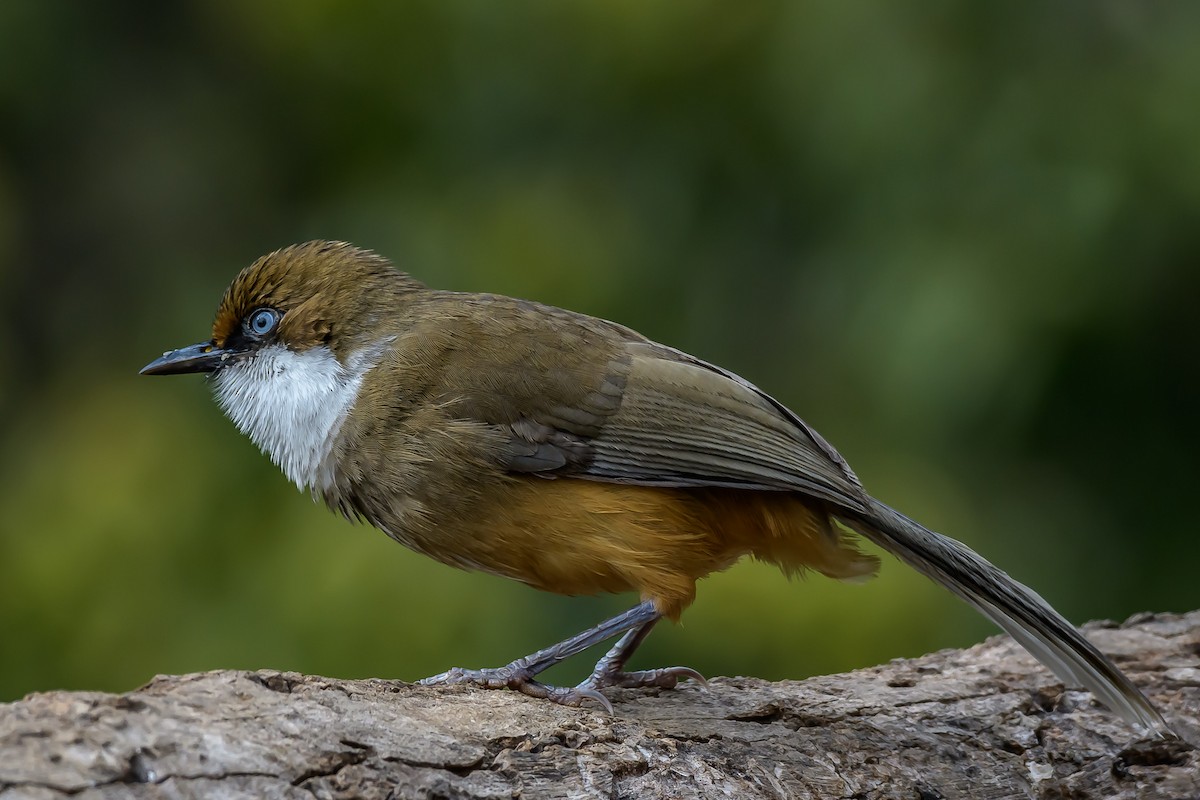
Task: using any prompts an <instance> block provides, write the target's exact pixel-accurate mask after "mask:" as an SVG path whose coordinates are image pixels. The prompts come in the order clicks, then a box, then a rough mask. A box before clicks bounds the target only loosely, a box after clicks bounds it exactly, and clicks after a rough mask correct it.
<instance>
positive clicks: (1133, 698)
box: [838, 499, 1175, 738]
mask: <svg viewBox="0 0 1200 800" xmlns="http://www.w3.org/2000/svg"><path fill="white" fill-rule="evenodd" d="M838 519H839V520H840V521H841V522H843V523H844V524H846V525H847V526H848V527H850V528H852V529H853V530H855V531H857V532H858V533H860V534H862V535H863V536H865V537H867V538H868V539H870V540H871V541H873V542H875V543H876V544H878V545H879V546H880V547H882V548H883V549H885V550H887V551H888V552H890V553H892V554H893V555H895V556H896V557H897V558H899V559H900V560H902V561H904V562H905V563H907V564H909V565H910V566H912V567H914V568H915V569H917V570H918V571H920V572H921V573H923V574H924V575H925V576H927V577H929V578H932V579H933V580H934V581H937V582H938V583H940V584H941V585H943V586H945V587H946V588H947V589H949V590H950V591H952V592H954V593H955V594H956V595H958V596H959V597H961V598H962V599H963V600H966V601H967V602H968V603H970V604H971V605H972V606H974V607H975V608H976V609H978V610H979V611H980V612H981V613H983V614H984V615H985V616H986V617H988V618H989V619H991V620H992V621H993V622H995V623H996V624H997V625H999V626H1000V627H1001V628H1003V629H1004V630H1006V631H1007V632H1008V633H1009V634H1011V635H1012V637H1013V638H1014V639H1016V640H1017V641H1018V642H1020V643H1021V645H1023V646H1024V647H1025V649H1026V650H1028V651H1029V652H1030V653H1032V654H1033V655H1034V656H1036V657H1037V659H1038V660H1039V661H1041V662H1042V663H1043V664H1045V665H1046V666H1047V667H1049V668H1050V669H1051V670H1053V671H1054V673H1055V674H1056V675H1058V677H1060V678H1061V679H1062V680H1063V681H1064V682H1065V683H1066V684H1067V685H1068V686H1075V687H1079V686H1082V687H1085V688H1087V689H1089V690H1091V692H1092V694H1094V695H1095V696H1096V697H1097V698H1098V699H1099V700H1100V701H1101V702H1102V703H1104V705H1106V706H1108V707H1109V708H1110V709H1112V710H1113V711H1114V712H1115V713H1117V714H1118V715H1119V716H1120V717H1121V718H1122V719H1124V720H1126V721H1127V722H1129V723H1130V724H1131V725H1134V726H1135V727H1139V728H1142V729H1144V730H1145V731H1146V732H1148V733H1151V734H1153V735H1155V736H1158V737H1161V738H1174V737H1175V733H1174V732H1172V731H1171V729H1170V728H1169V727H1168V726H1167V723H1166V721H1164V720H1163V718H1162V715H1161V714H1159V713H1158V710H1157V709H1155V708H1154V706H1153V705H1151V703H1150V701H1149V700H1148V699H1146V696H1145V695H1144V694H1142V692H1141V691H1140V690H1139V689H1138V688H1137V687H1136V686H1134V685H1133V682H1132V681H1130V680H1129V678H1128V677H1126V675H1125V673H1123V672H1121V670H1119V669H1117V667H1116V665H1115V664H1113V663H1112V662H1111V661H1109V660H1108V658H1107V657H1106V656H1105V655H1104V654H1103V653H1101V652H1100V651H1099V650H1097V649H1096V648H1095V646H1094V645H1092V643H1091V642H1089V641H1088V640H1087V639H1085V638H1084V637H1083V635H1082V634H1081V633H1080V632H1079V631H1078V630H1077V629H1076V628H1075V626H1074V625H1072V624H1071V623H1070V622H1068V621H1067V620H1066V619H1064V618H1063V616H1062V615H1061V614H1059V613H1058V612H1057V611H1055V610H1054V609H1053V608H1051V607H1050V604H1049V603H1047V602H1046V601H1045V600H1043V599H1042V598H1041V597H1039V596H1038V595H1037V593H1036V592H1034V591H1033V590H1032V589H1030V588H1028V587H1027V586H1024V585H1022V584H1020V583H1017V582H1016V581H1014V580H1013V579H1012V578H1010V577H1008V575H1006V574H1005V573H1004V572H1002V571H1000V570H999V569H997V568H996V567H994V566H992V564H990V563H989V562H987V561H986V560H985V559H984V558H982V557H981V556H979V555H978V554H977V553H975V552H974V551H972V550H971V549H970V548H969V547H967V546H966V545H964V544H962V543H960V542H957V541H955V540H954V539H951V538H949V537H946V536H942V535H941V534H939V533H934V532H933V531H931V530H929V529H928V528H924V527H922V526H921V525H918V524H917V523H916V522H913V521H912V520H911V519H909V518H908V517H906V516H904V515H903V514H901V513H899V512H898V511H895V510H894V509H892V508H889V507H888V506H886V505H884V504H883V503H880V502H879V501H877V500H874V499H871V500H870V502H869V504H868V506H867V509H866V511H863V512H855V513H848V512H843V513H840V514H838Z"/></svg>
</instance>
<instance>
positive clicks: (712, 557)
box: [456, 478, 879, 620]
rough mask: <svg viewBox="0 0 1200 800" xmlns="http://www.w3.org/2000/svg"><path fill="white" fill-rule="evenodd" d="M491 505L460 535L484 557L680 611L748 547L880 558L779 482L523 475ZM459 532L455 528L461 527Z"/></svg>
mask: <svg viewBox="0 0 1200 800" xmlns="http://www.w3.org/2000/svg"><path fill="white" fill-rule="evenodd" d="M503 491H504V493H505V497H504V498H503V499H502V500H499V499H497V501H496V502H493V503H490V504H489V508H490V509H491V514H490V515H489V517H488V518H487V519H486V520H482V519H481V520H479V521H477V522H474V523H471V524H470V525H469V527H477V528H479V530H478V531H471V530H464V531H461V532H460V534H459V535H460V536H461V538H460V539H459V541H460V544H466V542H470V544H469V545H467V547H468V549H470V550H472V551H473V552H471V553H469V554H468V557H469V558H470V559H471V560H472V561H475V562H476V563H477V564H480V565H487V568H489V569H491V570H493V571H496V572H499V573H501V574H503V575H507V576H508V577H512V578H515V579H517V580H520V581H523V582H525V583H527V584H529V585H531V586H533V587H535V588H538V589H543V590H546V591H551V592H555V593H558V594H566V595H583V594H596V593H599V592H622V591H635V592H638V593H639V594H640V595H641V596H642V598H643V599H648V600H653V601H654V603H655V605H656V606H657V608H658V609H659V611H661V612H662V614H663V615H664V616H666V617H669V618H671V619H673V620H677V619H678V618H679V615H680V614H681V613H682V612H683V610H684V609H685V608H687V606H688V605H690V604H691V602H692V600H694V599H695V596H696V581H697V580H698V579H699V578H702V577H704V576H705V575H708V574H709V573H711V572H714V571H717V570H721V569H725V568H726V567H728V566H730V565H731V564H733V563H734V562H735V561H737V560H738V558H740V557H742V556H744V555H754V556H755V557H757V558H759V559H762V560H764V561H768V562H770V563H772V564H777V565H779V566H780V567H781V568H782V569H783V570H784V571H785V572H787V573H789V574H793V573H798V572H801V571H803V570H805V569H814V570H816V571H818V572H820V573H822V574H824V575H828V576H830V577H833V578H844V579H854V578H862V577H865V576H870V575H872V574H874V573H875V571H876V570H877V569H878V566H879V560H878V559H877V558H875V557H874V556H870V555H866V554H864V553H862V552H860V551H859V550H858V549H857V548H856V547H855V546H854V545H853V543H852V542H850V541H849V540H848V539H847V538H845V537H843V536H840V535H839V534H838V533H837V532H836V529H834V528H832V527H831V525H830V523H829V520H828V517H827V515H826V514H825V513H824V512H823V511H818V510H814V509H812V508H810V507H808V506H806V505H805V504H804V503H803V502H801V501H800V500H799V499H798V498H796V497H795V496H793V495H790V494H787V493H783V492H778V493H776V492H754V491H743V490H736V489H663V488H651V487H644V486H628V485H623V484H614V483H600V482H594V481H585V480H572V479H560V480H553V481H547V480H543V479H539V478H521V479H518V480H514V481H512V482H510V483H508V484H507V487H506V488H505V489H504V490H503ZM456 538H457V537H456Z"/></svg>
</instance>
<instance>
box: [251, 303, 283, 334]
mask: <svg viewBox="0 0 1200 800" xmlns="http://www.w3.org/2000/svg"><path fill="white" fill-rule="evenodd" d="M278 323H279V312H278V311H276V310H275V309H273V308H256V309H255V310H254V311H251V312H250V313H249V314H248V315H246V333H248V334H250V335H251V336H254V337H256V338H259V339H261V338H262V337H264V336H266V335H267V334H268V333H270V332H271V331H273V330H275V326H276V325H277V324H278Z"/></svg>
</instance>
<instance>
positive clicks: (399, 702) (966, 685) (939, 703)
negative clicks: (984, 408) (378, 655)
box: [0, 611, 1200, 800]
mask: <svg viewBox="0 0 1200 800" xmlns="http://www.w3.org/2000/svg"><path fill="white" fill-rule="evenodd" d="M1088 634H1089V636H1090V637H1091V638H1092V640H1093V641H1094V642H1096V644H1097V645H1098V646H1099V647H1100V648H1101V649H1102V650H1104V651H1105V652H1107V653H1108V654H1110V655H1111V656H1112V657H1113V658H1114V660H1115V661H1116V662H1117V664H1118V665H1119V666H1121V667H1122V668H1123V669H1125V670H1126V671H1127V672H1128V673H1129V674H1130V676H1131V677H1132V678H1133V680H1134V681H1135V683H1137V684H1138V685H1139V686H1141V687H1143V688H1144V689H1145V691H1146V692H1147V694H1149V696H1150V697H1151V699H1152V700H1154V701H1155V702H1156V703H1157V704H1158V706H1159V708H1160V709H1162V711H1163V712H1164V714H1165V715H1166V717H1167V719H1168V721H1169V722H1170V723H1171V724H1172V726H1174V727H1175V729H1176V730H1177V731H1178V732H1179V734H1180V735H1181V736H1182V737H1183V739H1182V740H1181V741H1174V742H1172V741H1162V740H1157V741H1139V738H1138V735H1137V733H1136V732H1135V731H1133V730H1131V729H1130V728H1129V727H1128V726H1126V725H1125V724H1124V723H1122V722H1121V721H1120V720H1119V719H1117V718H1116V717H1115V716H1113V715H1112V714H1110V713H1108V712H1107V711H1105V710H1104V709H1103V708H1101V707H1099V706H1097V705H1096V704H1095V703H1094V702H1093V701H1092V699H1091V696H1090V695H1089V694H1087V693H1085V692H1080V691H1067V690H1064V689H1063V688H1062V686H1061V685H1060V684H1059V683H1058V682H1057V680H1056V679H1055V678H1054V677H1053V676H1052V675H1051V674H1050V673H1049V672H1047V671H1046V670H1045V669H1044V668H1042V667H1041V666H1039V665H1038V664H1037V663H1036V662H1035V661H1034V660H1033V659H1032V658H1031V657H1029V656H1028V655H1027V654H1025V652H1024V651H1023V650H1021V649H1020V648H1019V647H1018V646H1016V645H1015V644H1014V643H1013V642H1012V641H1011V640H1010V639H1008V638H1007V637H995V638H993V639H990V640H988V641H987V642H985V643H983V644H981V645H978V646H976V647H972V648H970V649H967V650H945V651H941V652H937V653H933V654H930V655H927V656H924V657H921V658H917V659H912V660H898V661H894V662H892V663H889V664H884V665H882V666H878V667H874V668H871V669H864V670H859V671H856V672H851V673H847V674H843V675H829V676H823V677H817V678H811V679H809V680H805V681H784V682H779V683H768V682H765V681H760V680H754V679H750V678H718V679H716V680H713V681H712V684H711V687H710V688H709V689H708V690H703V689H701V688H699V687H697V686H694V685H691V684H685V685H683V686H681V687H680V688H678V689H676V690H672V691H666V690H663V691H659V690H637V691H634V690H621V691H614V692H612V693H611V695H610V696H611V697H612V699H613V700H614V703H615V705H616V713H615V714H614V715H613V716H609V715H607V714H605V713H603V712H601V711H599V710H598V709H593V708H583V709H573V708H564V707H562V706H556V705H553V704H550V703H547V702H544V701H538V700H534V699H531V698H527V697H524V696H522V695H519V694H516V693H513V692H509V691H491V692H484V691H479V690H473V689H465V688H460V687H454V688H443V689H435V688H424V687H416V686H412V685H408V684H404V683H398V682H394V681H383V680H362V681H356V680H346V681H344V680H335V679H330V678H321V677H314V676H308V675H300V674H296V673H280V672H274V671H269V670H261V671H258V672H243V671H219V672H209V673H203V674H196V675H178V676H164V677H158V678H156V679H154V680H153V681H151V682H150V683H149V684H147V685H146V686H143V687H142V688H140V689H137V690H135V691H132V692H128V693H126V694H121V695H113V694H102V693H95V692H49V693H45V694H35V695H31V696H29V697H27V698H25V699H23V700H20V701H18V702H14V703H8V704H3V705H0V800H16V798H36V799H38V800H59V799H60V798H63V797H76V798H85V799H86V800H97V799H98V798H159V797H164V798H168V797H169V798H175V797H185V798H186V797H218V798H305V800H311V799H312V798H313V797H317V798H378V799H379V800H384V799H385V798H410V797H411V798H426V797H459V798H513V797H521V798H575V797H583V798H590V797H602V798H614V797H616V798H668V797H669V798H676V797H732V798H792V797H795V798H810V797H812V798H818V797H819V798H861V799H862V800H875V799H876V798H906V799H908V800H953V799H955V798H972V799H973V800H985V799H986V798H1014V797H1017V798H1021V797H1034V798H1072V799H1073V800H1087V799H1088V798H1104V799H1105V800H1114V799H1123V798H1129V800H1133V799H1134V798H1137V799H1138V800H1158V799H1159V798H1162V799H1164V800H1165V799H1166V798H1170V799H1171V800H1183V799H1184V798H1198V797H1200V758H1198V757H1197V754H1196V753H1195V752H1194V751H1193V749H1192V746H1191V745H1190V744H1188V742H1200V611H1196V612H1192V613H1190V614H1186V615H1168V614H1160V615H1139V616H1138V617H1136V618H1134V619H1131V620H1130V621H1129V622H1127V623H1125V624H1124V625H1121V626H1116V625H1112V624H1097V625H1091V626H1089V627H1088Z"/></svg>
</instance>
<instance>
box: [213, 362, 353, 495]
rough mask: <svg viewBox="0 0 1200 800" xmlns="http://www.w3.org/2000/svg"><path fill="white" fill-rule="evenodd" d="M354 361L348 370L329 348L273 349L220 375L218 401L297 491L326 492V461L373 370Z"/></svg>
mask: <svg viewBox="0 0 1200 800" xmlns="http://www.w3.org/2000/svg"><path fill="white" fill-rule="evenodd" d="M350 361H351V363H350V365H349V366H343V365H342V364H341V362H339V361H338V360H337V358H336V357H335V356H334V355H333V353H332V352H331V351H330V350H329V349H328V348H326V347H313V348H311V349H309V350H306V351H304V352H302V353H296V352H293V351H291V350H289V349H287V348H286V347H284V346H283V345H280V344H274V345H269V346H267V347H264V348H262V349H261V350H259V351H258V352H257V353H255V354H254V356H252V357H251V358H248V359H246V360H245V361H241V362H239V363H236V364H231V365H229V366H227V367H225V368H223V369H221V370H219V371H218V372H217V373H216V374H215V376H214V378H213V383H214V386H215V390H216V395H217V402H218V403H220V404H221V408H222V409H223V410H224V411H225V413H226V415H228V417H229V418H230V419H231V420H233V424H234V425H237V427H238V429H239V430H241V431H242V433H244V434H246V435H247V436H249V437H250V439H251V440H252V441H253V442H254V443H255V444H256V445H258V446H259V448H261V449H262V451H263V452H264V453H266V454H267V455H268V456H270V457H271V460H272V461H274V462H275V463H276V464H278V465H279V468H280V469H282V470H283V472H284V474H285V475H287V476H288V478H289V479H290V480H291V481H293V482H294V483H295V484H296V485H297V486H299V487H300V488H301V489H304V488H325V487H324V486H320V487H316V486H315V484H316V483H317V480H318V477H319V473H320V472H321V465H322V462H324V461H325V458H326V456H328V455H329V451H330V449H331V448H332V447H333V443H334V441H335V439H336V437H337V433H338V429H339V428H341V425H342V421H343V420H344V419H345V418H346V414H348V413H349V412H350V409H351V408H353V407H354V402H355V400H356V399H357V398H358V390H359V388H360V387H361V386H362V381H363V376H364V375H366V373H367V372H368V371H369V370H370V369H371V367H373V366H374V359H370V358H368V357H365V356H361V357H357V358H352V359H351V360H350ZM326 480H327V478H326ZM324 482H325V481H324V480H323V481H322V483H324Z"/></svg>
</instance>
